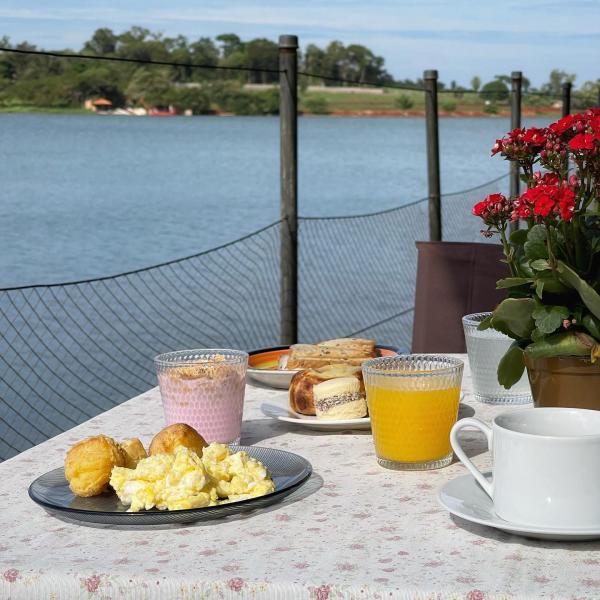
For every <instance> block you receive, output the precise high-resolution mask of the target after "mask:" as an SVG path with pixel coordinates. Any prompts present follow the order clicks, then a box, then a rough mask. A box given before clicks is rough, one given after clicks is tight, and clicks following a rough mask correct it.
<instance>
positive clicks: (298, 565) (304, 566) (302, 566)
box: [294, 562, 310, 569]
mask: <svg viewBox="0 0 600 600" xmlns="http://www.w3.org/2000/svg"><path fill="white" fill-rule="evenodd" d="M309 566H310V565H309V564H308V563H305V562H298V563H294V567H295V568H296V569H308V567H309Z"/></svg>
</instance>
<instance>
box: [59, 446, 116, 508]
mask: <svg viewBox="0 0 600 600" xmlns="http://www.w3.org/2000/svg"><path fill="white" fill-rule="evenodd" d="M125 462H126V458H125V452H124V451H123V450H122V448H121V447H120V446H119V444H117V442H115V440H113V439H112V438H109V437H107V436H105V435H96V436H94V437H89V438H86V439H85V440H81V441H80V442H77V443H76V444H75V445H74V446H72V447H71V448H70V449H69V451H68V452H67V455H66V457H65V478H66V479H67V481H68V482H69V487H70V488H71V491H72V492H73V493H74V494H75V495H77V496H81V497H84V498H87V497H89V496H97V495H98V494H101V493H102V492H103V491H104V490H105V489H106V487H107V485H108V482H109V480H110V474H111V471H112V470H113V467H123V466H125Z"/></svg>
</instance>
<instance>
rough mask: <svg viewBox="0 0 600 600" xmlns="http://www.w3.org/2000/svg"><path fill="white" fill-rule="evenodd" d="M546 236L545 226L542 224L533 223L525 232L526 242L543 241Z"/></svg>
mask: <svg viewBox="0 0 600 600" xmlns="http://www.w3.org/2000/svg"><path fill="white" fill-rule="evenodd" d="M547 237H548V233H547V231H546V227H545V226H544V225H534V226H533V227H532V228H531V229H530V230H529V231H528V232H527V241H528V242H545V241H546V239H547Z"/></svg>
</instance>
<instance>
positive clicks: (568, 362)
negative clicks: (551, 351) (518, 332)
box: [525, 352, 600, 410]
mask: <svg viewBox="0 0 600 600" xmlns="http://www.w3.org/2000/svg"><path fill="white" fill-rule="evenodd" d="M525 365H526V366H527V374H528V375H529V382H530V383H531V393H532V395H533V402H534V405H535V406H558V407H563V408H589V409H592V410H600V361H596V362H595V363H593V364H592V362H591V361H590V359H589V358H586V357H583V356H556V357H551V358H536V359H532V358H530V357H528V356H527V352H525Z"/></svg>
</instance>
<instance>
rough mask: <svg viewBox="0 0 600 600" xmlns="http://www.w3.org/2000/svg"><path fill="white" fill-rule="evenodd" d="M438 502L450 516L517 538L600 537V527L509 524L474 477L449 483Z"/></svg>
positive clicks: (464, 477) (442, 490)
mask: <svg viewBox="0 0 600 600" xmlns="http://www.w3.org/2000/svg"><path fill="white" fill-rule="evenodd" d="M489 475H490V474H489V473H487V474H486V476H489ZM438 501H439V502H440V504H441V505H442V506H443V507H444V508H445V509H447V510H448V511H450V513H452V514H453V515H456V516H457V517H460V518H461V519H465V521H470V522H471V523H478V524H479V525H486V526H487V527H493V528H494V529H499V530H500V531H505V532H506V533H512V534H514V535H521V536H523V537H528V538H537V539H541V540H555V541H565V542H575V541H585V540H594V539H598V538H600V527H598V528H595V529H573V530H569V529H553V528H548V527H539V526H535V525H519V524H517V523H510V522H509V521H505V520H504V519H501V518H500V517H499V516H498V515H497V514H496V513H495V512H494V505H493V504H492V500H491V499H490V497H489V496H488V495H487V494H486V493H485V492H484V491H483V490H482V489H481V487H480V486H479V484H478V483H477V482H476V481H475V479H474V478H473V477H472V476H471V475H462V476H461V477H456V478H455V479H452V480H451V481H449V482H448V483H446V485H444V487H442V489H441V490H440V492H439V494H438Z"/></svg>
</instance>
